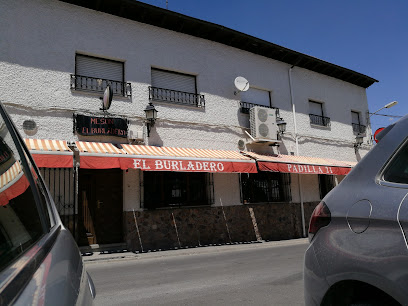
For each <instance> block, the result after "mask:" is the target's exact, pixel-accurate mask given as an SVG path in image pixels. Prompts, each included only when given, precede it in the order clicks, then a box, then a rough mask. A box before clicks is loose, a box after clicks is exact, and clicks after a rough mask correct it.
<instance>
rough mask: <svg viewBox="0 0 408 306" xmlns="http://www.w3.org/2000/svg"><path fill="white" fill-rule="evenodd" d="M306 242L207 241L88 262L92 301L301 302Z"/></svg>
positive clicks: (242, 303) (281, 303)
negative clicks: (230, 243) (208, 244)
mask: <svg viewBox="0 0 408 306" xmlns="http://www.w3.org/2000/svg"><path fill="white" fill-rule="evenodd" d="M307 246H308V244H307V243H306V241H305V240H299V241H297V242H294V243H290V242H289V243H286V244H283V245H281V244H279V243H278V244H277V243H272V242H271V243H262V244H253V245H237V246H224V247H223V246H220V247H207V248H200V249H194V251H193V250H192V251H191V252H189V251H186V250H184V251H181V250H179V251H174V252H171V251H170V252H158V253H151V254H141V255H142V256H140V257H135V258H132V259H122V260H114V261H95V262H91V263H90V262H87V263H86V267H87V270H88V272H89V273H90V275H91V276H92V278H93V280H94V283H95V286H96V290H97V297H96V299H95V305H234V306H237V305H303V304H304V303H303V281H302V268H303V255H304V252H305V250H306V248H307ZM159 253H162V254H159Z"/></svg>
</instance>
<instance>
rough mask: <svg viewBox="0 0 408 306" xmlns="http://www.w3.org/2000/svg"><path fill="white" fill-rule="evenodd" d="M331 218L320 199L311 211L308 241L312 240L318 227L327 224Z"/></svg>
mask: <svg viewBox="0 0 408 306" xmlns="http://www.w3.org/2000/svg"><path fill="white" fill-rule="evenodd" d="M330 220H331V213H330V210H329V208H328V207H327V205H326V203H324V202H323V201H321V202H320V203H319V204H318V205H317V206H316V208H315V209H314V211H313V213H312V217H311V218H310V223H309V241H312V239H313V237H314V235H315V234H316V233H317V231H318V230H319V229H321V228H322V227H324V226H327V225H329V223H330Z"/></svg>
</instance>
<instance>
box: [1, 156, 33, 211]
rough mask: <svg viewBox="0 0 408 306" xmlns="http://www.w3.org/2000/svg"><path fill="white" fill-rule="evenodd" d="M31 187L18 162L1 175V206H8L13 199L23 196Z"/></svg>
mask: <svg viewBox="0 0 408 306" xmlns="http://www.w3.org/2000/svg"><path fill="white" fill-rule="evenodd" d="M29 185H30V184H29V182H28V180H27V178H26V176H25V175H24V172H23V168H22V167H21V165H20V163H19V162H18V161H16V162H15V163H14V164H13V165H12V166H11V167H10V168H9V169H8V170H7V171H6V172H4V173H2V174H1V175H0V206H4V205H7V204H8V203H9V201H10V200H11V199H14V198H16V197H18V196H19V195H21V194H23V193H24V192H25V191H26V190H27V188H28V186H29Z"/></svg>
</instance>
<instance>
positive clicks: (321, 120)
mask: <svg viewBox="0 0 408 306" xmlns="http://www.w3.org/2000/svg"><path fill="white" fill-rule="evenodd" d="M309 110H310V113H309V118H310V123H311V124H315V125H321V126H330V118H329V117H325V116H324V113H323V103H320V102H314V101H309Z"/></svg>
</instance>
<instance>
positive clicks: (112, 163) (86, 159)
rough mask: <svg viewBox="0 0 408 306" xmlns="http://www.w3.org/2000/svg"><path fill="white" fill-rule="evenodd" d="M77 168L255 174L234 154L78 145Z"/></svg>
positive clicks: (251, 166) (249, 164)
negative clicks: (78, 165) (78, 164)
mask: <svg viewBox="0 0 408 306" xmlns="http://www.w3.org/2000/svg"><path fill="white" fill-rule="evenodd" d="M76 146H77V148H78V150H79V154H80V167H81V168H86V169H109V168H121V169H123V170H125V169H141V170H143V171H182V172H230V173H231V172H248V173H253V172H257V170H256V164H255V161H254V160H253V159H251V158H249V157H246V156H243V155H242V154H240V153H239V152H236V151H226V150H206V149H189V148H170V147H155V146H144V145H128V144H121V145H120V146H121V148H119V145H117V146H115V145H113V144H111V143H100V142H81V141H77V142H76Z"/></svg>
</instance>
